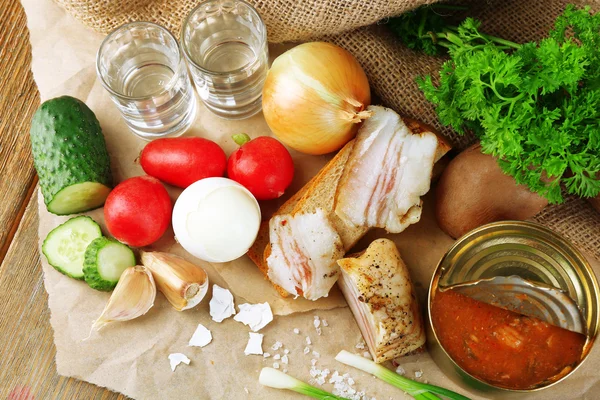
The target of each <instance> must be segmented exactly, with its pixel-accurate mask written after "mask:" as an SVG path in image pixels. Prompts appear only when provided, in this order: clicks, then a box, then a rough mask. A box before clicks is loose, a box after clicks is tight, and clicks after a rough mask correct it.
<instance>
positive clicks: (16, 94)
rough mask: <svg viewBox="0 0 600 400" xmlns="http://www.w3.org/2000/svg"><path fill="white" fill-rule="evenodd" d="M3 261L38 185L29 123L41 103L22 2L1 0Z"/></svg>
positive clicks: (0, 247)
mask: <svg viewBox="0 0 600 400" xmlns="http://www.w3.org/2000/svg"><path fill="white" fill-rule="evenodd" d="M0 21H2V22H0V193H1V194H0V196H1V198H2V202H1V204H0V227H2V230H0V261H2V259H3V257H4V255H5V254H6V250H7V249H8V245H9V243H10V241H11V239H12V237H13V236H14V233H15V231H16V229H17V227H18V222H19V220H20V219H21V217H22V215H23V211H24V210H25V205H26V204H27V199H28V198H29V197H31V192H32V190H33V187H34V186H35V178H34V177H35V171H34V169H33V162H32V160H31V155H30V154H29V120H30V119H31V115H32V114H33V112H34V111H35V109H36V108H37V106H38V105H39V102H40V100H39V99H40V97H39V93H38V91H37V88H36V86H35V83H34V81H33V75H32V74H31V70H30V64H31V46H30V44H29V33H28V31H27V27H26V19H25V12H24V11H23V9H22V7H21V3H20V2H18V1H14V0H0Z"/></svg>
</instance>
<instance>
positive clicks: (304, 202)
mask: <svg viewBox="0 0 600 400" xmlns="http://www.w3.org/2000/svg"><path fill="white" fill-rule="evenodd" d="M403 120H404V123H405V124H406V125H407V126H408V128H409V129H410V130H411V131H412V132H413V133H414V134H420V133H422V132H433V133H435V134H436V136H437V137H438V147H437V150H436V155H435V161H436V163H437V161H439V160H440V159H441V158H442V157H443V156H444V155H445V154H446V153H447V152H448V151H449V150H450V148H451V147H450V145H449V144H448V142H447V141H446V140H445V139H444V138H443V137H441V136H440V135H439V134H437V133H436V132H435V130H433V129H432V128H431V127H429V126H427V125H425V124H421V123H420V122H418V121H415V120H412V119H405V118H403ZM353 145H354V140H352V141H350V142H348V143H347V144H346V145H345V146H344V147H343V148H342V149H341V150H340V151H339V152H338V153H337V154H336V155H335V157H334V158H333V159H331V161H329V163H327V165H325V167H323V168H322V169H321V171H319V173H318V174H317V175H315V177H314V178H312V179H311V180H310V181H309V182H308V183H307V184H306V185H304V187H302V189H300V190H299V191H298V192H297V193H296V194H294V195H293V196H292V197H291V198H290V199H289V200H288V201H287V202H285V203H284V204H283V205H282V206H281V207H280V208H279V209H278V210H277V212H276V213H275V214H276V215H282V214H296V213H314V212H315V210H316V209H317V208H322V209H323V210H324V211H325V212H327V213H328V214H329V218H330V220H331V222H332V224H333V226H334V228H335V230H336V231H337V232H338V233H339V235H340V237H341V239H342V243H343V244H344V248H345V249H346V251H348V250H350V249H351V248H352V247H353V246H354V245H355V244H356V243H357V242H358V241H359V240H360V239H361V238H362V237H363V236H364V235H365V234H366V233H367V231H368V230H369V228H365V227H356V226H354V225H349V224H347V223H345V222H344V221H342V220H341V219H340V218H339V217H338V216H337V214H336V213H335V212H334V203H335V193H336V190H337V185H338V182H339V180H340V178H341V177H342V173H343V172H344V166H345V165H346V161H347V160H348V158H349V157H350V154H351V153H352V147H353ZM439 172H441V171H439ZM435 173H436V172H435V170H434V176H435ZM269 242H270V240H269V223H268V221H266V222H263V224H262V225H261V227H260V231H259V233H258V237H257V239H256V241H255V242H254V244H253V245H252V247H251V248H250V250H248V256H249V257H250V259H251V260H252V261H253V262H254V263H255V264H256V265H257V266H258V268H259V269H260V270H261V271H262V272H263V274H265V277H266V279H269V277H268V275H267V273H268V271H269V267H268V265H267V261H266V260H267V258H268V257H269V255H270V254H271V246H270V244H269ZM273 285H274V286H275V289H277V291H278V292H279V294H281V295H282V296H283V297H287V296H289V293H287V292H286V291H285V290H284V289H283V288H281V287H280V286H278V285H276V284H273Z"/></svg>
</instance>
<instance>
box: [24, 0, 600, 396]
mask: <svg viewBox="0 0 600 400" xmlns="http://www.w3.org/2000/svg"><path fill="white" fill-rule="evenodd" d="M22 2H23V6H24V7H25V10H26V13H27V17H28V26H29V29H30V31H31V42H32V48H33V65H32V69H33V73H34V77H35V80H36V82H37V84H38V87H39V90H40V94H41V98H42V100H46V99H49V98H52V97H54V96H58V95H64V94H69V95H72V96H75V97H78V98H80V99H81V100H83V101H85V102H86V103H87V104H88V106H89V107H90V108H91V109H92V110H93V111H94V112H95V113H96V115H97V117H98V119H99V120H100V123H101V125H102V128H103V130H104V134H105V136H106V141H107V145H108V148H109V152H110V154H111V163H112V167H113V173H114V175H115V178H116V180H117V181H120V180H122V179H125V178H128V177H131V176H136V175H141V174H142V173H143V171H142V169H141V167H140V166H139V165H137V164H136V162H135V159H136V157H137V155H138V154H139V151H140V150H141V149H142V147H143V146H144V143H145V142H143V141H142V140H140V139H137V138H136V137H135V136H133V135H132V134H131V133H130V132H129V131H128V130H127V128H126V126H125V124H124V122H123V121H122V120H121V118H120V116H119V114H118V112H117V110H116V108H115V107H114V105H113V103H112V102H111V101H110V99H109V97H108V94H107V93H106V92H105V90H104V89H103V88H102V87H101V85H100V84H99V82H98V81H97V80H96V75H95V68H94V62H95V54H96V51H97V48H98V47H99V45H100V42H101V40H102V36H101V35H99V34H96V33H94V32H92V31H91V30H88V29H87V28H85V27H84V26H83V25H81V24H79V23H78V22H76V21H75V20H74V19H72V18H71V17H69V16H67V15H66V14H65V13H64V12H63V11H62V10H61V9H60V8H59V7H58V6H57V5H55V4H53V3H52V2H51V1H50V0H23V1H22ZM283 50H284V47H281V46H278V47H272V48H271V51H272V54H273V55H276V54H278V53H280V52H281V51H283ZM241 131H244V132H247V133H248V134H250V135H251V136H253V137H254V136H259V135H268V134H270V132H269V129H268V127H267V125H266V124H265V122H264V120H263V118H262V115H260V114H259V115H258V116H255V117H253V118H251V119H250V120H245V121H241V122H239V121H238V122H231V121H225V120H222V119H219V118H217V117H215V116H214V115H212V114H210V113H209V112H208V111H207V110H206V109H205V108H204V107H203V106H201V107H200V112H199V116H198V120H197V122H196V124H195V126H194V128H193V130H192V132H190V133H189V134H190V135H199V136H202V137H206V138H210V139H212V140H215V141H217V142H218V143H220V144H221V145H222V146H223V148H224V149H225V151H226V152H227V153H228V154H229V153H230V152H231V151H232V150H233V149H234V148H235V144H234V143H233V141H232V140H231V139H230V135H231V134H233V133H239V132H241ZM23 134H26V133H25V132H24V133H23ZM293 157H294V160H295V165H296V171H297V173H296V177H295V179H294V183H293V187H292V189H291V190H290V192H289V193H292V192H293V191H294V190H295V189H298V188H300V187H301V186H302V184H303V183H304V182H306V181H307V180H308V179H310V177H312V176H313V175H314V174H315V173H316V172H317V171H318V170H319V169H320V168H321V166H322V165H324V164H325V163H326V161H327V159H328V157H312V156H306V155H301V154H298V153H294V154H293ZM169 190H170V194H171V196H172V197H173V198H176V196H177V194H178V191H177V190H175V189H172V188H170V189H169ZM280 202H281V201H274V202H271V203H270V204H264V205H263V212H264V214H265V215H268V214H269V213H270V212H272V211H273V210H275V209H276V207H277V205H278V203H280ZM432 203H433V196H432V195H431V194H430V195H428V196H426V197H425V208H424V213H423V218H422V220H421V222H420V223H418V224H417V225H413V226H411V227H410V228H409V229H408V230H406V231H405V232H403V233H402V234H400V235H385V234H383V233H382V232H380V231H373V232H370V234H369V235H368V236H367V237H365V238H364V239H363V240H362V241H361V242H360V243H359V245H358V246H357V248H364V247H366V245H368V243H369V242H370V240H372V239H374V238H376V237H381V236H388V237H390V238H391V239H393V240H394V241H395V242H396V243H397V245H398V247H399V249H400V251H401V253H402V256H403V258H404V260H405V261H406V264H407V265H408V266H409V268H410V270H411V274H412V277H413V280H414V281H415V285H416V287H417V292H418V294H419V297H420V299H421V305H424V301H423V300H424V297H425V295H426V291H427V287H428V284H429V280H430V278H431V274H432V271H433V269H434V268H435V265H436V263H437V261H438V260H439V258H440V256H441V255H442V254H443V253H444V251H445V250H446V249H447V248H448V247H449V246H450V245H451V244H452V240H451V239H450V238H449V237H447V236H446V235H445V234H444V233H442V232H441V231H440V230H439V229H438V228H437V225H436V224H435V221H434V218H433V215H432ZM39 204H40V227H39V235H40V238H42V239H43V238H45V237H46V235H47V233H48V232H49V231H50V230H51V229H52V228H54V227H55V226H56V225H58V224H59V223H61V222H63V221H64V220H66V219H67V217H57V216H55V215H52V214H49V213H48V212H47V211H46V209H45V207H44V205H43V201H42V199H41V197H40V198H39ZM89 215H90V216H91V217H92V218H94V220H96V221H97V222H99V223H100V224H101V225H103V217H102V209H100V210H95V211H92V212H90V213H89ZM105 232H106V231H105ZM154 247H155V248H157V249H161V250H164V251H171V252H174V253H178V254H180V255H183V256H185V257H187V258H188V259H190V260H192V261H196V262H198V263H199V264H200V265H202V266H203V267H204V268H205V269H206V271H207V273H208V275H209V278H210V281H211V283H217V284H219V285H221V286H225V287H229V288H230V289H231V291H232V292H233V294H234V296H235V300H236V304H241V303H243V302H251V303H256V302H264V301H268V302H269V303H270V304H271V307H272V308H273V311H274V313H275V314H276V316H275V320H274V321H273V322H272V323H271V324H269V325H268V326H267V327H266V328H264V329H263V330H262V331H261V333H263V334H264V342H263V350H264V351H266V352H269V353H271V355H272V356H273V355H275V354H281V355H283V349H280V350H277V351H275V350H272V349H271V346H272V345H273V344H274V343H275V341H280V342H282V343H283V345H284V348H285V349H288V350H289V351H290V352H289V360H290V361H289V365H283V364H282V363H281V362H280V365H281V368H284V367H285V368H287V370H288V373H290V374H291V375H293V376H295V377H297V378H299V379H302V380H304V381H308V380H309V379H310V375H309V371H310V366H311V359H313V358H314V359H316V360H317V367H319V368H320V369H324V368H329V369H330V370H331V371H332V372H333V371H335V370H337V371H339V372H340V373H346V372H348V373H350V375H351V376H352V377H353V378H354V379H355V381H356V384H355V385H354V387H355V388H356V389H357V390H364V391H366V392H367V394H368V395H369V398H376V399H379V400H382V399H401V398H410V397H409V396H408V395H406V394H404V393H403V392H402V391H400V390H397V389H395V388H393V387H391V386H388V385H387V384H385V383H383V382H381V381H379V380H376V379H373V378H372V377H370V376H368V375H367V374H364V373H362V372H360V371H358V370H354V369H352V368H348V367H346V366H344V365H342V364H340V363H338V362H336V361H335V360H334V357H335V355H336V354H337V352H338V351H340V350H342V349H346V350H349V351H355V352H357V353H362V352H363V350H357V349H356V348H355V345H356V344H357V343H358V342H360V341H361V335H360V332H359V330H358V327H357V325H356V323H355V321H354V319H353V317H352V314H351V313H350V310H349V309H348V308H347V307H345V301H344V299H343V298H342V297H341V295H340V294H339V291H338V290H337V288H335V290H333V291H332V293H331V295H330V297H329V298H327V299H323V300H319V301H317V302H309V301H304V300H293V299H282V298H280V297H279V296H278V295H277V294H276V292H275V291H274V290H273V289H272V287H271V286H270V284H268V283H267V282H266V281H265V280H264V279H263V277H262V275H261V274H260V272H259V271H258V269H257V268H256V267H255V266H254V264H252V262H251V261H250V260H249V259H247V258H246V257H244V258H241V259H239V260H236V261H234V262H231V263H227V264H221V265H218V264H209V263H202V262H199V261H198V260H194V259H193V257H191V256H189V255H188V254H187V253H186V252H185V251H183V250H182V249H181V247H180V246H179V245H178V244H176V243H175V241H174V240H173V235H172V232H171V231H169V232H167V234H165V236H164V237H163V238H162V239H161V240H160V241H159V242H158V243H156V244H155V245H154ZM41 258H42V266H43V270H44V277H45V279H44V282H45V287H46V290H47V291H48V294H49V307H50V310H51V313H52V317H51V324H52V327H53V329H54V333H55V336H54V340H55V344H56V349H57V356H56V365H57V370H58V373H59V374H61V375H65V376H72V377H76V378H79V379H82V380H85V381H88V382H91V383H94V384H96V385H99V386H103V387H107V388H109V389H111V390H114V391H118V392H121V393H124V394H126V395H128V396H130V397H132V398H136V399H181V400H183V399H246V398H248V399H299V398H302V396H300V395H297V394H295V393H291V392H284V391H278V390H274V389H268V388H263V387H262V386H260V385H259V384H258V374H259V372H260V369H261V368H262V367H264V366H272V365H273V362H274V360H273V358H272V357H270V358H263V357H262V356H253V355H251V356H245V355H244V352H243V351H244V348H245V346H246V342H247V339H248V331H249V330H248V328H247V327H246V326H244V325H242V324H241V323H238V322H235V321H234V320H233V319H227V320H225V321H224V322H222V323H220V324H219V323H216V322H214V321H212V320H211V319H210V316H209V314H208V300H209V299H210V292H209V295H208V296H207V298H206V299H205V300H204V301H203V302H202V304H201V305H200V306H198V307H197V308H195V309H193V310H189V311H186V312H183V313H179V312H177V311H175V310H173V309H172V308H171V307H170V306H169V304H168V303H167V302H166V300H165V299H164V298H163V296H162V295H160V294H159V295H158V296H157V301H156V304H155V306H154V308H153V309H151V311H150V312H149V313H148V314H147V315H145V316H143V317H141V318H138V319H136V320H134V321H130V322H127V323H121V324H114V325H112V326H109V327H107V328H106V329H105V330H103V331H102V332H101V333H100V334H97V333H96V334H93V335H92V336H91V338H89V339H88V340H85V341H84V340H83V339H85V338H86V337H87V336H88V333H89V328H90V326H91V324H92V321H93V320H94V319H95V318H97V317H98V315H99V314H100V313H101V311H102V309H103V307H104V305H105V303H106V301H107V300H108V297H109V294H106V293H100V292H97V291H94V290H92V289H90V288H89V287H87V285H86V284H85V283H82V282H79V281H75V280H73V279H70V278H67V277H65V276H63V275H61V274H60V273H58V272H57V271H55V270H54V269H53V268H52V267H50V266H49V265H48V264H47V262H46V260H45V258H44V257H43V256H42V257H41ZM594 266H595V268H596V270H597V271H599V269H598V268H599V267H598V265H597V263H596V264H595V265H594ZM422 308H423V307H422ZM314 316H319V317H320V318H321V319H326V320H327V322H328V325H329V326H328V327H322V335H321V336H319V335H317V333H316V331H315V328H314V326H313V318H314ZM198 323H202V324H203V325H205V326H206V327H207V328H208V329H210V330H211V331H212V335H213V341H212V343H210V344H209V345H208V346H206V347H204V348H202V349H200V348H195V347H193V348H192V347H188V346H187V342H188V340H189V339H190V337H191V336H192V334H193V332H194V330H195V328H196V326H197V324H198ZM294 328H298V329H299V330H300V334H298V335H297V334H294V332H293V330H294ZM307 336H309V337H310V340H311V342H312V344H311V345H310V346H308V347H309V348H310V350H311V352H312V351H313V350H314V351H316V352H318V353H319V354H320V357H316V356H315V355H313V354H312V353H309V354H307V355H305V354H303V349H304V348H305V347H306V337H307ZM175 352H182V353H184V354H186V355H187V356H188V357H189V358H190V359H191V364H190V365H189V366H187V365H180V366H179V367H178V369H177V370H176V371H175V372H174V373H173V372H171V370H170V368H169V362H168V359H167V356H168V355H169V354H170V353H175ZM399 361H400V363H401V365H402V366H403V367H404V368H405V370H406V372H407V376H408V377H411V378H414V372H415V371H418V370H420V371H422V372H423V376H422V377H421V378H420V380H425V381H428V382H430V383H433V384H436V385H440V386H444V387H447V388H449V389H452V390H457V391H460V392H461V393H464V394H466V395H468V396H469V397H472V398H474V399H479V398H489V397H490V395H485V396H482V395H481V394H475V393H473V392H468V391H466V390H465V389H463V388H460V387H459V386H457V385H456V384H455V383H453V382H452V381H450V380H449V379H448V378H447V377H446V376H445V375H444V374H443V373H442V372H441V371H440V370H439V369H438V367H437V366H436V364H435V363H434V362H433V360H432V359H431V358H430V357H429V355H428V354H427V353H422V354H419V355H414V356H410V357H405V358H403V359H401V360H399ZM599 368H600V349H599V348H598V347H596V348H595V349H594V350H593V351H592V354H591V356H590V358H589V360H587V362H586V363H585V364H584V365H583V366H582V367H581V368H580V369H579V370H578V371H577V372H576V373H575V374H574V375H573V376H572V377H570V378H569V379H568V381H566V382H564V383H562V384H560V385H558V386H556V387H555V388H552V389H549V390H547V391H543V392H539V393H536V394H532V395H530V396H528V397H527V398H528V399H532V400H533V399H574V398H589V399H591V398H595V397H596V398H597V397H599V396H600V381H599V378H598V376H597V374H596V371H597V370H598V369H599ZM323 388H324V389H326V390H331V389H332V385H330V384H325V385H324V386H323Z"/></svg>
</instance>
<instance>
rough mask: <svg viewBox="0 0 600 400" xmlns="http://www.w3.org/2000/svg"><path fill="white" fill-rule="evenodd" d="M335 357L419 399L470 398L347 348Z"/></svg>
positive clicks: (465, 399) (454, 399) (459, 399)
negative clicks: (401, 372)
mask: <svg viewBox="0 0 600 400" xmlns="http://www.w3.org/2000/svg"><path fill="white" fill-rule="evenodd" d="M335 359H336V360H337V361H339V362H341V363H342V364H346V365H349V366H351V367H354V368H358V369H360V370H362V371H365V372H368V373H369V374H371V375H373V376H376V377H377V378H379V379H381V380H382V381H385V382H387V383H389V384H390V385H394V386H396V387H397V388H400V389H402V390H404V391H405V392H406V393H408V394H410V395H411V396H412V397H414V398H415V399H417V400H435V399H439V397H438V396H436V395H435V394H434V393H436V394H441V395H443V396H446V397H447V398H449V399H452V400H470V399H469V398H468V397H465V396H463V395H461V394H458V393H456V392H453V391H451V390H448V389H444V388H441V387H439V386H434V385H428V384H426V383H421V382H416V381H413V380H411V379H408V378H405V377H403V376H401V375H398V374H396V373H395V372H392V371H390V370H389V369H387V368H385V367H383V366H381V365H379V364H376V363H374V362H373V361H371V360H369V359H367V358H364V357H361V356H359V355H356V354H352V353H350V352H347V351H345V350H342V351H340V352H339V353H338V355H337V356H335Z"/></svg>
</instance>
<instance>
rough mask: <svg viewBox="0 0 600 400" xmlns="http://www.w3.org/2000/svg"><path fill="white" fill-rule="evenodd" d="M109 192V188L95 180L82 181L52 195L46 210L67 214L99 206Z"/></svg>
mask: <svg viewBox="0 0 600 400" xmlns="http://www.w3.org/2000/svg"><path fill="white" fill-rule="evenodd" d="M109 193H110V188H109V187H108V186H106V185H103V184H101V183H97V182H83V183H76V184H74V185H71V186H67V187H66V188H64V189H62V190H61V191H59V192H58V193H56V194H55V195H54V198H53V199H52V200H51V201H50V202H49V203H48V211H50V212H51V213H53V214H57V215H68V214H75V213H79V212H84V211H88V210H93V209H94V208H98V207H100V206H101V205H102V204H104V201H105V200H106V198H107V197H108V194H109Z"/></svg>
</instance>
